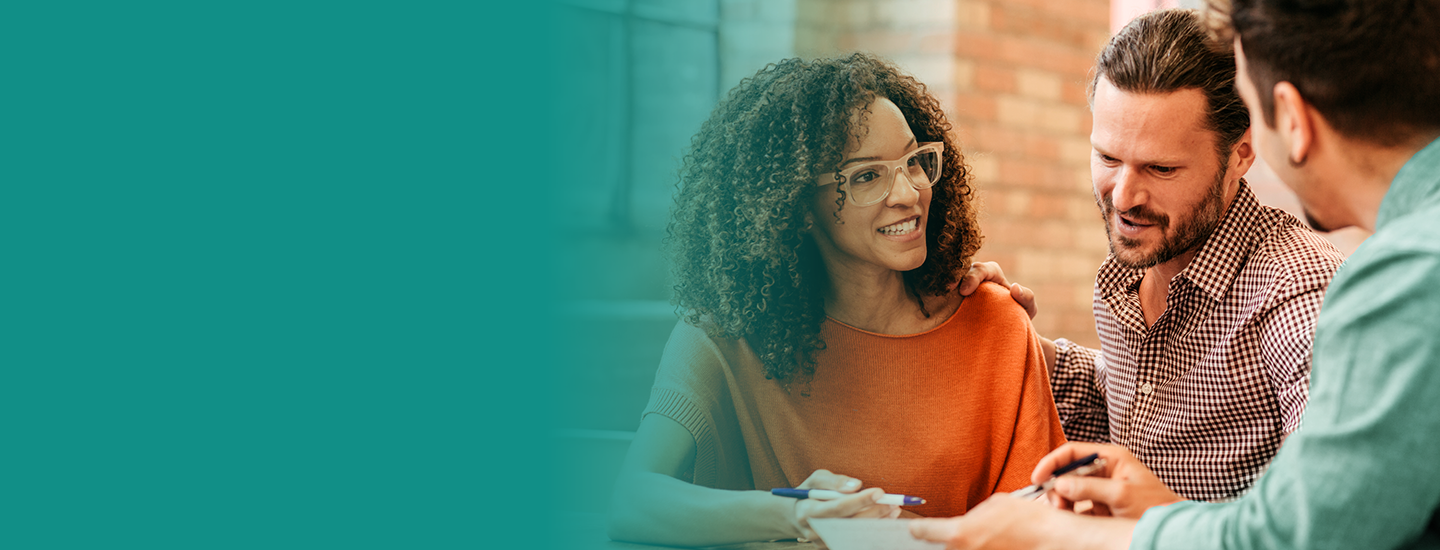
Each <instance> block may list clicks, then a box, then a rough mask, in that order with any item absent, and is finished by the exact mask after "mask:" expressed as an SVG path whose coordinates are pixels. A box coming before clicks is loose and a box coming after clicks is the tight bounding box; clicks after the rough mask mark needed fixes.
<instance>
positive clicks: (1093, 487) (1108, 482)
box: [1055, 476, 1125, 505]
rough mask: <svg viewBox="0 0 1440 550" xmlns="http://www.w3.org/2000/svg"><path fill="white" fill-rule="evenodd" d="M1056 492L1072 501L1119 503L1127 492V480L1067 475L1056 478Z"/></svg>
mask: <svg viewBox="0 0 1440 550" xmlns="http://www.w3.org/2000/svg"><path fill="white" fill-rule="evenodd" d="M1055 492H1056V493H1059V494H1060V496H1062V497H1064V498H1065V499H1066V500H1069V501H1071V502H1079V501H1082V500H1090V501H1094V502H1095V503H1096V504H1106V505H1110V504H1119V503H1120V499H1121V498H1122V497H1123V496H1124V494H1125V482H1124V481H1119V480H1114V479H1105V478H1099V477H1075V476H1067V477H1062V478H1060V479H1057V480H1055Z"/></svg>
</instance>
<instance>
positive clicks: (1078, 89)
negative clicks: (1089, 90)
mask: <svg viewBox="0 0 1440 550" xmlns="http://www.w3.org/2000/svg"><path fill="white" fill-rule="evenodd" d="M1088 85H1089V79H1088V78H1087V79H1080V80H1077V79H1065V80H1062V81H1061V82H1060V101H1063V102H1065V104H1067V105H1076V106H1083V107H1089V105H1090V100H1089V98H1087V97H1086V94H1085V87H1086V86H1088Z"/></svg>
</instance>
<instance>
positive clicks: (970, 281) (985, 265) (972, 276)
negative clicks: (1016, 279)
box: [955, 262, 1040, 319]
mask: <svg viewBox="0 0 1440 550" xmlns="http://www.w3.org/2000/svg"><path fill="white" fill-rule="evenodd" d="M986 281H990V282H992V283H998V284H999V285H1000V286H1004V287H1009V288H1010V297H1011V298H1014V299H1015V303H1017V304H1020V307H1023V308H1025V313H1028V314H1030V318H1031V319H1034V318H1035V314H1036V313H1039V312H1040V309H1039V308H1038V307H1036V306H1035V293H1034V292H1031V291H1030V289H1028V288H1025V287H1023V286H1020V284H1019V283H1016V284H1013V285H1012V284H1010V281H1007V280H1005V272H1004V271H1001V270H1000V264H997V263H995V262H975V263H973V264H970V271H969V272H967V273H965V276H964V277H961V278H960V282H959V283H958V285H957V286H956V287H955V290H958V291H960V295H961V296H969V295H971V294H974V293H975V290H976V289H978V288H980V283H983V282H986Z"/></svg>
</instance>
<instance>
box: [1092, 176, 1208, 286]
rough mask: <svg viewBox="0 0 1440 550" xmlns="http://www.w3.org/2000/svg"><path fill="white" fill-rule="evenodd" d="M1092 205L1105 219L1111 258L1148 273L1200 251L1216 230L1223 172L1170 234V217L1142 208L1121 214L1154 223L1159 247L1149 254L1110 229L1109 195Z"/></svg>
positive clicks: (1111, 208)
mask: <svg viewBox="0 0 1440 550" xmlns="http://www.w3.org/2000/svg"><path fill="white" fill-rule="evenodd" d="M1095 204H1096V206H1099V207H1100V215H1101V216H1103V217H1104V218H1105V236H1106V237H1107V239H1108V240H1109V242H1110V255H1111V257H1113V258H1115V261H1116V262H1118V263H1119V264H1120V265H1122V266H1125V267H1128V268H1131V269H1149V268H1151V267H1154V266H1156V265H1159V264H1162V263H1165V262H1168V261H1170V260H1172V259H1175V257H1177V256H1179V255H1181V254H1184V253H1186V252H1189V251H1190V250H1192V249H1195V248H1199V247H1200V246H1201V245H1204V244H1205V240H1206V239H1209V238H1210V234H1211V233H1213V232H1215V228H1216V227H1219V225H1220V218H1221V217H1222V216H1224V215H1225V211H1224V205H1225V171H1224V170H1223V166H1222V169H1221V170H1220V173H1219V174H1218V175H1217V176H1216V178H1215V182H1214V184H1212V185H1211V186H1210V190H1209V192H1207V193H1206V194H1205V198H1204V199H1202V200H1201V201H1200V204H1199V205H1197V206H1196V207H1195V212H1194V214H1192V215H1190V216H1189V217H1185V218H1180V219H1179V221H1178V223H1177V224H1176V227H1175V231H1174V232H1173V233H1172V232H1171V231H1170V216H1167V215H1165V214H1160V213H1156V212H1151V211H1150V210H1147V209H1146V208H1145V207H1143V206H1137V207H1135V208H1131V209H1130V210H1127V211H1125V212H1120V214H1123V215H1124V216H1125V217H1127V218H1131V219H1134V220H1137V221H1143V222H1147V223H1153V224H1155V225H1156V226H1157V227H1158V228H1159V229H1160V234H1161V237H1160V244H1159V245H1158V246H1156V247H1155V248H1154V249H1153V250H1151V251H1148V252H1147V251H1146V250H1144V248H1142V247H1143V246H1144V244H1143V242H1142V241H1140V240H1137V239H1131V238H1129V237H1126V236H1124V235H1120V234H1119V233H1117V232H1116V231H1115V228H1114V227H1113V226H1112V224H1113V223H1114V219H1115V213H1116V212H1115V203H1114V202H1113V201H1111V199H1110V197H1109V196H1108V195H1107V196H1104V197H1098V196H1097V197H1096V198H1095Z"/></svg>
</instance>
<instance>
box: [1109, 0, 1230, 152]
mask: <svg viewBox="0 0 1440 550" xmlns="http://www.w3.org/2000/svg"><path fill="white" fill-rule="evenodd" d="M1217 46H1218V45H1217V44H1214V43H1212V42H1211V41H1210V40H1208V36H1207V35H1206V32H1205V27H1204V25H1203V24H1202V22H1201V19H1200V13H1199V12H1198V11H1195V10H1187V9H1168V10H1158V11H1153V12H1150V13H1147V14H1145V15H1142V16H1140V17H1137V18H1135V20H1133V21H1131V22H1130V23H1129V24H1127V25H1125V28H1123V29H1120V32H1118V33H1116V34H1115V36H1114V37H1111V38H1110V42H1109V43H1108V44H1106V45H1105V49H1103V50H1101V51H1100V55H1099V56H1098V57H1096V59H1095V76H1094V78H1092V79H1090V87H1089V90H1088V94H1089V99H1090V101H1091V103H1092V105H1093V103H1094V101H1095V86H1096V85H1097V84H1098V83H1099V82H1100V79H1101V78H1104V79H1105V80H1107V81H1109V82H1110V84H1113V85H1114V86H1115V87H1116V88H1118V89H1120V90H1122V91H1125V92H1129V93H1140V94H1167V93H1171V92H1177V91H1180V90H1184V89H1189V88H1194V89H1198V90H1200V91H1201V92H1203V93H1204V94H1205V103H1206V106H1207V112H1206V116H1205V127H1206V128H1208V129H1210V130H1212V131H1214V132H1215V135H1216V140H1215V149H1216V153H1217V154H1218V155H1219V156H1220V158H1221V159H1222V162H1223V160H1224V159H1226V158H1228V157H1229V156H1230V149H1231V148H1232V147H1234V146H1235V144H1236V143H1237V142H1239V141H1240V138H1241V137H1242V136H1244V135H1245V130H1247V129H1249V128H1250V114H1249V112H1248V111H1246V110H1245V103H1244V102H1243V101H1241V100H1240V95H1239V94H1238V93H1237V92H1236V91H1235V56H1234V53H1233V51H1232V48H1230V47H1229V46H1224V47H1217Z"/></svg>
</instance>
